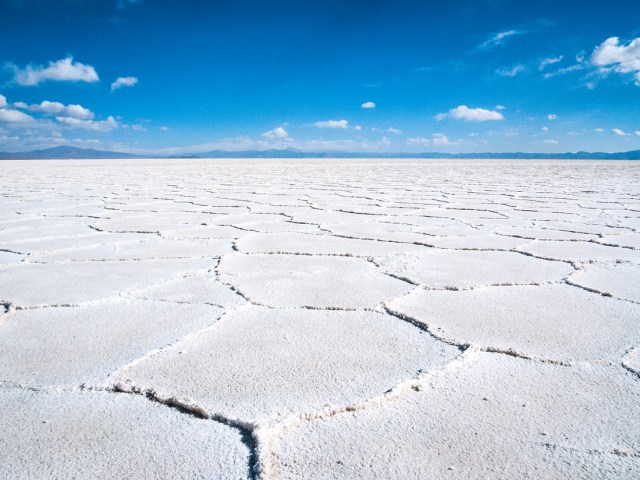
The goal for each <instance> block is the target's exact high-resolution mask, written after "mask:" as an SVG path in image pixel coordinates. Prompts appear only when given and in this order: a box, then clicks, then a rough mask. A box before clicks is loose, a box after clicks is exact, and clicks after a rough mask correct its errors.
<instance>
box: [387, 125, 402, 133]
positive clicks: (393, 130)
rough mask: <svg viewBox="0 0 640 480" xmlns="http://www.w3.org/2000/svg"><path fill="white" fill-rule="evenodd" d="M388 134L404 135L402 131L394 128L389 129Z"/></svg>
mask: <svg viewBox="0 0 640 480" xmlns="http://www.w3.org/2000/svg"><path fill="white" fill-rule="evenodd" d="M387 132H389V133H393V134H394V135H402V130H398V129H397V128H393V127H389V128H387Z"/></svg>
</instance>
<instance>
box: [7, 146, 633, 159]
mask: <svg viewBox="0 0 640 480" xmlns="http://www.w3.org/2000/svg"><path fill="white" fill-rule="evenodd" d="M117 158H460V159H465V158H466V159H481V158H496V159H523V160H524V159H530V160H640V150H632V151H630V152H616V153H604V152H566V153H525V152H507V153H492V152H484V153H442V152H425V153H372V152H367V153H363V152H301V151H299V150H295V149H292V148H288V149H286V150H246V151H241V152H227V151H223V150H212V151H210V152H202V153H193V154H188V155H173V156H160V155H156V156H150V155H135V154H132V153H123V152H111V151H106V150H92V149H88V148H76V147H65V146H62V147H53V148H46V149H44V150H32V151H30V152H18V153H9V152H0V160H58V159H60V160H64V159H117Z"/></svg>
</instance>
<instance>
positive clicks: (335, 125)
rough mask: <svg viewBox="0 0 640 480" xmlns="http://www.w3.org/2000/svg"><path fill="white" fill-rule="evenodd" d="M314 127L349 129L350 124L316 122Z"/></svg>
mask: <svg viewBox="0 0 640 480" xmlns="http://www.w3.org/2000/svg"><path fill="white" fill-rule="evenodd" d="M314 125H315V126H316V127H318V128H347V127H348V126H349V122H348V121H347V120H327V121H325V122H316V123H314Z"/></svg>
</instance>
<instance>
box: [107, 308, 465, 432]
mask: <svg viewBox="0 0 640 480" xmlns="http://www.w3.org/2000/svg"><path fill="white" fill-rule="evenodd" d="M459 354H460V351H459V350H458V349H457V348H455V347H451V346H449V345H445V344H443V343H442V342H438V341H437V340H435V339H434V338H433V337H431V336H430V335H428V334H427V333H425V332H422V331H421V330H419V329H417V328H416V327H414V326H413V325H410V324H408V323H406V322H399V321H397V319H396V318H394V317H392V316H389V315H386V314H382V313H375V312H340V311H322V310H305V309H297V310H273V309H269V308H261V307H254V306H250V307H245V308H242V309H239V310H237V311H235V312H233V313H230V314H228V315H225V316H224V317H223V318H222V319H221V320H219V321H218V323H216V324H215V326H214V327H213V328H211V329H209V330H207V331H206V332H202V333H201V334H199V335H197V336H195V337H192V338H188V339H186V340H185V341H184V342H180V343H179V344H176V345H175V346H173V347H171V348H168V349H166V350H163V351H162V352H160V353H159V354H157V355H155V356H152V357H149V358H148V359H146V360H144V361H142V362H139V363H137V364H135V365H133V366H131V367H130V368H126V369H125V370H123V371H120V372H117V373H116V375H115V376H114V377H113V378H112V379H111V381H112V382H114V383H116V384H118V385H119V386H120V388H124V389H132V388H135V389H137V390H142V391H146V390H147V389H153V391H154V392H155V394H156V395H158V396H159V397H161V398H172V397H178V398H181V399H187V400H188V401H187V403H194V404H195V405H197V406H198V407H200V408H202V409H204V410H205V411H206V412H209V413H222V414H223V415H225V416H227V417H230V418H239V419H241V420H243V421H258V420H261V421H267V420H269V421H275V420H278V419H283V418H287V417H288V416H291V415H293V414H294V413H296V412H306V411H312V410H314V409H319V408H323V407H325V406H326V405H337V406H346V405H350V404H353V403H359V402H362V401H364V400H366V399H367V398H368V397H371V396H377V395H379V394H381V393H383V392H384V391H386V390H388V389H389V388H391V387H393V386H395V385H396V384H398V383H400V382H401V381H402V380H403V379H405V378H407V377H409V378H411V377H414V376H415V375H417V373H418V372H419V371H420V370H428V369H431V368H436V367H439V366H442V365H444V364H446V363H448V362H450V361H452V360H453V359H454V358H456V357H457V356H458V355H459Z"/></svg>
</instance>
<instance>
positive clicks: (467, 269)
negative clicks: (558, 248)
mask: <svg viewBox="0 0 640 480" xmlns="http://www.w3.org/2000/svg"><path fill="white" fill-rule="evenodd" d="M379 264H380V268H381V270H382V271H384V272H388V273H390V274H393V275H396V276H400V277H402V278H406V279H408V280H410V281H412V282H414V283H416V284H420V285H424V286H426V287H429V288H439V289H442V288H469V287H477V286H483V285H502V284H534V283H544V282H552V281H556V282H557V281H560V280H562V279H563V278H564V277H566V276H568V275H569V274H570V273H571V272H573V268H572V267H571V265H569V264H567V263H563V262H552V261H548V260H541V259H538V258H533V257H529V256H526V255H522V254H520V253H515V252H490V251H487V252H477V251H469V250H463V251H454V250H440V249H424V251H423V252H421V253H419V254H407V255H395V256H392V257H388V258H385V259H382V260H380V261H379Z"/></svg>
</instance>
